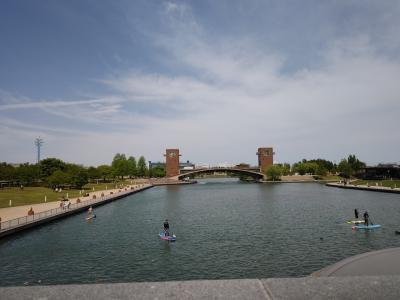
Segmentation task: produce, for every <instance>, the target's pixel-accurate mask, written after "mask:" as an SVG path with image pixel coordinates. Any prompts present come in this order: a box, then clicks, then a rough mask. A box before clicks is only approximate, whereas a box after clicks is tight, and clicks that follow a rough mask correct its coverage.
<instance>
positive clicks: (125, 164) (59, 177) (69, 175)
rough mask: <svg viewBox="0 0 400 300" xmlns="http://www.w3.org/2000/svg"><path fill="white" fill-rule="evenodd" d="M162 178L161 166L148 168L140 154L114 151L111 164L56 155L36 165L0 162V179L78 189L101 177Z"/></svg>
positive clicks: (162, 170) (107, 179)
mask: <svg viewBox="0 0 400 300" xmlns="http://www.w3.org/2000/svg"><path fill="white" fill-rule="evenodd" d="M147 176H151V177H163V176H165V171H164V169H163V168H160V167H158V168H154V169H152V170H148V167H147V163H146V159H145V158H144V157H143V156H140V157H139V159H138V161H137V162H136V159H135V157H133V156H129V157H128V158H126V156H125V154H120V153H117V154H116V155H115V156H114V158H113V160H112V163H111V165H100V166H98V167H89V168H86V167H83V166H80V165H76V164H70V163H66V162H63V161H62V160H60V159H57V158H46V159H43V160H42V161H41V162H40V163H39V164H29V163H26V164H22V165H19V166H13V165H11V164H7V163H0V181H7V182H11V183H13V184H18V185H20V184H21V185H26V186H30V185H47V186H50V187H53V188H54V187H61V186H63V187H65V186H70V187H74V188H82V186H84V185H85V184H87V183H88V182H89V181H94V180H102V181H104V182H106V181H110V180H114V179H122V178H124V177H125V178H126V177H129V178H134V177H147Z"/></svg>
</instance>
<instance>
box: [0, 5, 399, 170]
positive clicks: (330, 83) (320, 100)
mask: <svg viewBox="0 0 400 300" xmlns="http://www.w3.org/2000/svg"><path fill="white" fill-rule="evenodd" d="M165 9H166V13H167V14H168V16H169V19H168V20H167V21H166V22H168V24H169V27H168V28H169V30H170V34H169V35H163V36H160V35H158V34H155V35H154V36H151V39H153V40H154V44H155V45H157V47H160V48H161V49H162V50H163V52H165V51H166V52H167V54H168V56H167V57H163V58H162V59H163V62H164V65H165V66H169V67H171V69H172V70H181V72H180V73H179V74H173V72H171V74H173V75H171V74H170V73H166V72H164V73H154V72H143V71H141V72H139V71H136V70H135V71H133V72H129V73H126V74H119V76H118V77H113V76H110V77H108V78H106V79H104V80H102V81H101V82H102V83H103V84H105V85H107V86H108V87H109V88H111V89H112V90H113V94H111V96H110V97H101V98H99V99H92V100H82V101H80V100H78V101H74V102H69V101H56V102H52V101H47V102H35V103H31V102H26V101H25V102H23V103H15V101H14V102H13V103H10V104H3V105H0V111H9V110H12V109H23V108H26V109H27V108H40V109H42V110H44V111H46V112H48V113H49V114H52V115H57V116H62V117H64V118H71V119H76V120H82V119H83V120H85V121H86V122H88V123H90V124H102V125H108V126H109V127H110V131H108V132H102V133H99V132H97V131H96V130H93V129H91V130H89V129H86V132H85V133H83V134H81V135H78V136H76V137H72V136H68V137H67V138H61V137H59V136H56V135H50V136H47V137H46V138H47V139H49V140H51V141H52V142H54V144H56V145H57V147H55V146H50V143H48V145H47V147H48V149H52V151H54V153H56V154H54V155H53V156H60V157H61V158H65V159H66V160H69V161H73V160H74V159H76V157H79V159H78V161H77V162H85V163H87V164H99V163H104V162H109V161H110V160H111V158H112V156H113V155H114V154H115V153H116V152H125V153H127V154H128V155H142V154H145V155H146V158H148V159H150V160H158V159H162V153H163V151H164V149H165V148H167V147H179V148H180V149H181V151H182V152H183V155H184V157H183V159H190V160H194V161H202V162H209V163H216V162H221V161H228V162H231V163H238V162H250V163H252V164H255V163H256V156H255V151H256V149H257V148H258V147H260V146H274V147H275V148H276V153H277V159H278V160H279V161H281V162H283V161H289V162H294V161H297V160H300V159H302V158H304V157H305V158H316V157H323V158H327V159H331V160H336V161H338V160H339V159H340V158H342V157H345V156H347V155H348V154H350V153H355V154H357V155H359V156H360V158H361V159H362V160H366V161H367V162H369V163H376V162H379V161H381V160H382V158H381V157H379V156H378V154H377V153H380V151H381V149H382V147H384V148H385V149H393V151H387V150H385V155H386V156H385V157H386V160H388V161H396V160H398V158H397V153H398V150H399V149H400V144H399V143H400V141H398V139H395V138H394V132H395V131H396V130H397V129H396V128H397V126H398V121H397V119H398V112H399V111H400V101H399V98H398V95H400V85H399V84H398V78H400V63H399V61H397V60H394V59H390V58H387V57H386V56H384V55H383V54H382V53H380V52H379V51H377V50H376V47H374V45H373V42H372V41H371V39H370V38H369V37H368V36H367V35H355V36H353V37H352V38H346V39H336V40H335V41H333V42H332V44H331V45H330V46H329V48H327V49H325V51H324V53H322V57H323V61H322V62H321V63H320V64H319V67H318V68H314V69H303V70H300V71H298V72H296V73H291V74H290V73H283V72H282V70H281V68H282V65H283V63H284V62H285V57H284V55H283V54H279V53H277V52H276V51H273V50H271V49H269V47H268V45H263V44H260V42H259V41H255V40H252V39H250V38H248V37H245V38H242V37H238V38H237V39H236V40H234V41H233V40H231V39H224V38H223V37H220V38H219V39H218V40H216V39H215V38H211V37H210V36H209V35H207V33H206V32H204V31H203V30H202V28H201V26H200V25H199V24H198V22H197V21H196V19H195V18H194V17H193V16H192V13H191V11H190V9H189V8H188V7H187V6H184V5H178V4H176V3H167V4H166V8H165ZM176 12H178V15H176V14H175V13H176ZM187 24H189V25H190V26H185V25H187ZM316 55H317V54H316ZM318 55H319V54H318ZM160 59H161V58H160ZM132 107H133V108H132ZM139 108H140V109H139ZM162 110H164V113H165V114H164V115H162V116H160V111H161V112H162ZM166 116H167V117H166ZM168 116H169V117H168ZM9 126H11V125H9ZM32 130H43V128H40V127H39V128H34V127H32ZM48 134H50V133H48ZM2 137H3V138H4V137H9V135H8V134H7V133H5V132H4V131H3V132H1V131H0V138H2ZM50 147H52V148H50ZM93 148H94V149H96V153H95V154H93ZM78 154H79V155H78Z"/></svg>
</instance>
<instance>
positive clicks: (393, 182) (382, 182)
mask: <svg viewBox="0 0 400 300" xmlns="http://www.w3.org/2000/svg"><path fill="white" fill-rule="evenodd" d="M368 183H369V185H370V186H376V183H378V185H379V186H381V185H382V186H386V187H393V188H395V187H397V188H400V180H357V181H353V182H351V184H354V185H368Z"/></svg>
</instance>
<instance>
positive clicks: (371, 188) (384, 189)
mask: <svg viewBox="0 0 400 300" xmlns="http://www.w3.org/2000/svg"><path fill="white" fill-rule="evenodd" d="M326 186H330V187H336V188H341V189H352V190H361V191H371V192H383V193H394V194H400V188H391V187H385V186H367V185H354V184H351V183H347V184H344V183H340V182H331V183H327V184H326Z"/></svg>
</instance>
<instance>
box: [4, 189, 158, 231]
mask: <svg viewBox="0 0 400 300" xmlns="http://www.w3.org/2000/svg"><path fill="white" fill-rule="evenodd" d="M153 186H154V185H152V184H150V183H143V184H135V185H128V186H125V187H123V188H117V189H111V190H103V191H96V192H92V193H89V195H87V196H84V197H79V198H71V199H69V201H54V202H48V203H41V204H35V205H23V206H16V207H9V208H2V209H0V217H1V218H2V222H1V223H0V224H1V226H0V238H1V237H4V236H7V235H10V234H13V233H16V232H19V231H21V230H24V229H28V228H31V227H35V226H38V225H41V224H44V223H48V222H51V221H53V220H56V219H60V218H64V217H67V216H69V215H72V214H76V213H78V212H81V211H83V210H86V209H88V208H89V207H90V206H92V207H96V206H99V205H103V204H105V203H108V202H111V201H114V200H117V199H120V198H123V197H126V196H128V195H130V194H134V193H137V192H140V191H142V190H146V189H149V188H151V187H153ZM63 202H67V203H69V204H70V205H66V203H63ZM31 208H32V210H33V212H34V214H28V210H30V209H31Z"/></svg>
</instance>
